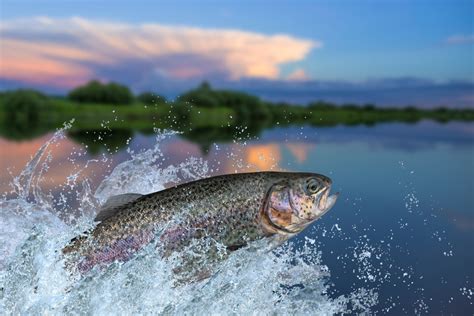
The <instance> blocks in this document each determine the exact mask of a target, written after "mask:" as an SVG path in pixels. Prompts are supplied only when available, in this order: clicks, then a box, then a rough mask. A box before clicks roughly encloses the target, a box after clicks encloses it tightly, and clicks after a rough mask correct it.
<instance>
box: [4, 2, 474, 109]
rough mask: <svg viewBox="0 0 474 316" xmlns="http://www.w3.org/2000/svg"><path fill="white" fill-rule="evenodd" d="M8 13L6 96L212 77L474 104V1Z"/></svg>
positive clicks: (26, 7)
mask: <svg viewBox="0 0 474 316" xmlns="http://www.w3.org/2000/svg"><path fill="white" fill-rule="evenodd" d="M0 15H1V22H0V44H1V45H0V48H1V50H0V85H1V86H0V87H1V88H3V89H8V88H14V87H18V86H30V87H35V88H38V89H42V90H45V91H51V92H58V93H61V92H64V91H67V90H69V89H71V88H73V87H75V86H77V85H80V84H82V83H84V82H86V81H87V80H90V79H93V78H98V79H100V80H104V81H110V80H113V81H118V82H122V83H124V84H127V85H129V86H131V88H132V89H133V90H134V91H143V90H152V91H160V92H162V93H164V94H167V95H176V94H179V92H181V91H183V90H185V89H189V88H190V87H192V86H194V85H196V84H197V83H199V82H200V81H202V80H209V81H210V82H211V83H212V84H213V85H216V86H218V87H225V88H232V87H239V89H242V90H246V91H250V92H253V93H256V94H259V95H261V96H264V97H265V98H269V99H275V100H277V99H282V100H283V99H287V100H290V101H291V100H295V99H298V100H299V101H300V102H306V101H308V100H311V99H314V98H318V97H324V98H325V99H329V100H336V99H337V100H338V101H339V102H349V101H351V100H355V101H357V102H384V103H389V104H398V103H404V102H405V103H407V102H411V103H417V104H420V105H422V106H425V105H426V106H430V105H434V104H437V105H439V104H441V103H449V104H452V105H453V106H473V103H474V91H473V90H474V84H473V83H474V57H473V56H474V54H473V53H474V51H473V47H474V26H473V23H474V22H473V20H474V1H448V0H445V1H439V0H432V1H427V0H412V1H408V0H398V1H395V0H382V1H363V0H360V1H355V0H352V1H342V0H339V1H329V0H328V1H225V0H223V1H138V0H136V1H133V2H130V1H113V2H111V1H90V0H89V1H88V0H86V1H71V0H62V1H53V0H48V1H43V0H13V1H11V0H2V1H1V2H0ZM281 91H286V92H285V93H282V92H281ZM413 92H416V93H415V94H413ZM400 93H401V94H400ZM423 96H424V97H423Z"/></svg>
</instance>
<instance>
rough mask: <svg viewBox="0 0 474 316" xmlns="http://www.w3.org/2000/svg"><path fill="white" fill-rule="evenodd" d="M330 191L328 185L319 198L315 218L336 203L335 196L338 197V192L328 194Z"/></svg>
mask: <svg viewBox="0 0 474 316" xmlns="http://www.w3.org/2000/svg"><path fill="white" fill-rule="evenodd" d="M330 191H331V187H330V186H328V187H327V188H326V189H325V192H324V193H323V195H322V196H321V199H320V200H319V209H320V213H319V214H318V217H317V218H319V217H321V216H323V215H324V214H326V213H327V212H328V211H329V210H330V209H331V208H332V207H333V206H334V204H336V201H337V198H338V197H339V192H336V193H334V194H332V195H329V192H330Z"/></svg>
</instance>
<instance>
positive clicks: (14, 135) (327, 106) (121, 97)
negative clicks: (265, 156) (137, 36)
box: [0, 81, 474, 150]
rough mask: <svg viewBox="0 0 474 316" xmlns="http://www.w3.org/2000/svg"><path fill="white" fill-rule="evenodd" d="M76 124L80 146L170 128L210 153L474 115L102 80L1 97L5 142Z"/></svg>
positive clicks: (472, 118) (207, 87) (470, 118)
mask: <svg viewBox="0 0 474 316" xmlns="http://www.w3.org/2000/svg"><path fill="white" fill-rule="evenodd" d="M71 119H74V120H75V122H74V124H73V128H72V129H71V131H70V133H71V134H72V135H73V136H75V137H76V138H78V140H79V139H80V140H81V141H84V139H87V138H88V137H90V136H87V135H95V134H96V133H97V132H98V131H99V130H101V129H103V127H104V126H107V129H108V130H109V131H114V130H115V131H120V132H116V133H115V134H116V135H119V136H120V135H121V136H120V138H121V139H122V138H123V139H128V138H129V137H130V134H131V133H133V132H134V131H139V132H142V133H151V132H152V131H153V128H170V129H175V130H178V131H181V132H182V133H183V134H182V135H183V137H186V138H188V139H190V140H192V141H195V142H197V143H199V144H201V146H202V148H203V149H204V150H205V149H206V148H208V147H209V146H210V144H212V143H213V142H216V141H226V140H227V141H230V140H232V139H236V138H239V139H243V138H249V137H252V136H256V135H258V134H259V133H260V132H261V131H262V130H263V129H266V128H272V127H277V126H289V125H313V126H334V125H339V124H344V125H358V124H365V125H367V126H370V125H374V124H377V123H382V122H405V123H415V122H418V121H420V120H423V119H428V120H434V121H437V122H441V123H444V122H448V121H453V120H455V121H474V109H450V108H447V107H439V108H435V109H418V108H416V107H413V106H407V107H404V108H394V107H378V106H375V105H372V104H364V105H356V104H342V105H336V104H332V103H329V102H324V101H316V102H311V103H309V104H306V105H296V104H289V103H272V102H268V101H264V100H261V99H260V98H258V97H256V96H253V95H249V94H247V93H243V92H236V91H231V90H217V89H213V88H212V87H211V86H210V85H209V84H208V83H203V84H201V85H200V86H198V87H196V88H195V89H192V90H190V91H188V92H185V93H183V94H182V95H181V96H179V97H178V98H177V99H176V100H174V101H168V100H166V99H165V98H164V97H163V96H161V95H157V94H154V93H151V92H144V93H141V94H139V95H137V96H134V95H133V94H132V93H131V91H130V90H129V89H128V88H127V87H125V86H122V85H120V84H117V83H108V84H102V83H100V82H98V81H91V82H89V83H88V84H86V85H84V86H82V87H78V88H76V89H73V90H72V91H71V92H70V93H69V94H68V96H67V97H57V96H56V97H55V96H46V95H44V94H42V93H40V92H37V91H33V90H16V91H7V92H2V93H0V122H1V127H0V135H1V136H2V137H4V138H7V139H16V140H21V139H29V138H33V137H37V136H40V135H42V134H45V133H47V132H49V131H52V130H55V129H56V128H58V127H60V126H62V125H63V123H64V122H66V121H70V120H71ZM114 142H115V143H120V142H117V141H116V140H115V141H114ZM115 147H118V146H115Z"/></svg>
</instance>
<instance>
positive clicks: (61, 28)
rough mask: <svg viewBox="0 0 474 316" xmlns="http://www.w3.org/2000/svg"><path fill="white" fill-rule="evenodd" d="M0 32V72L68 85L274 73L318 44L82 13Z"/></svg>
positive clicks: (13, 24)
mask: <svg viewBox="0 0 474 316" xmlns="http://www.w3.org/2000/svg"><path fill="white" fill-rule="evenodd" d="M0 36H1V37H0V38H1V42H2V50H1V64H0V66H1V68H0V69H1V72H0V78H2V79H12V80H18V81H21V82H26V83H43V84H44V83H46V84H51V85H59V86H66V87H72V86H75V85H77V84H78V83H80V82H83V81H85V80H88V79H91V78H94V77H101V78H103V77H104V73H106V74H108V73H113V72H114V71H116V70H117V69H118V70H119V71H120V70H122V72H125V73H130V77H133V78H140V76H142V77H147V76H148V77H149V74H150V73H154V74H157V73H159V74H163V75H165V76H169V77H170V78H175V79H189V78H196V77H198V78H201V77H202V78H204V77H206V76H208V75H211V74H216V73H218V74H220V75H222V76H224V77H226V78H227V79H231V80H232V79H234V80H237V79H240V78H264V79H278V78H279V77H280V66H281V65H283V64H285V63H289V62H296V61H300V60H302V59H304V58H305V57H306V56H307V54H308V53H309V51H310V50H311V49H312V48H317V47H320V46H321V43H320V42H317V41H311V40H306V39H299V38H295V37H292V36H289V35H284V34H277V35H264V34H259V33H255V32H247V31H240V30H229V29H203V28H195V27H182V26H164V25H160V24H139V25H135V24H126V23H113V22H103V21H92V20H87V19H83V18H68V19H52V18H34V19H28V20H26V19H17V20H9V21H2V22H1V23H0ZM134 65H140V67H136V68H134ZM105 77H107V75H106V76H105ZM105 79H114V78H105Z"/></svg>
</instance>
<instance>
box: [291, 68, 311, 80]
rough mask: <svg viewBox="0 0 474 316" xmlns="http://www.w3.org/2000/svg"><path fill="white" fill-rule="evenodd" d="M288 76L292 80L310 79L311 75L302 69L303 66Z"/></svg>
mask: <svg viewBox="0 0 474 316" xmlns="http://www.w3.org/2000/svg"><path fill="white" fill-rule="evenodd" d="M286 78H287V79H288V80H291V81H307V80H309V79H310V78H309V76H308V75H307V74H306V72H305V71H304V69H301V68H299V69H296V70H295V71H293V72H292V73H290V74H289V75H288V77H286Z"/></svg>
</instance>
